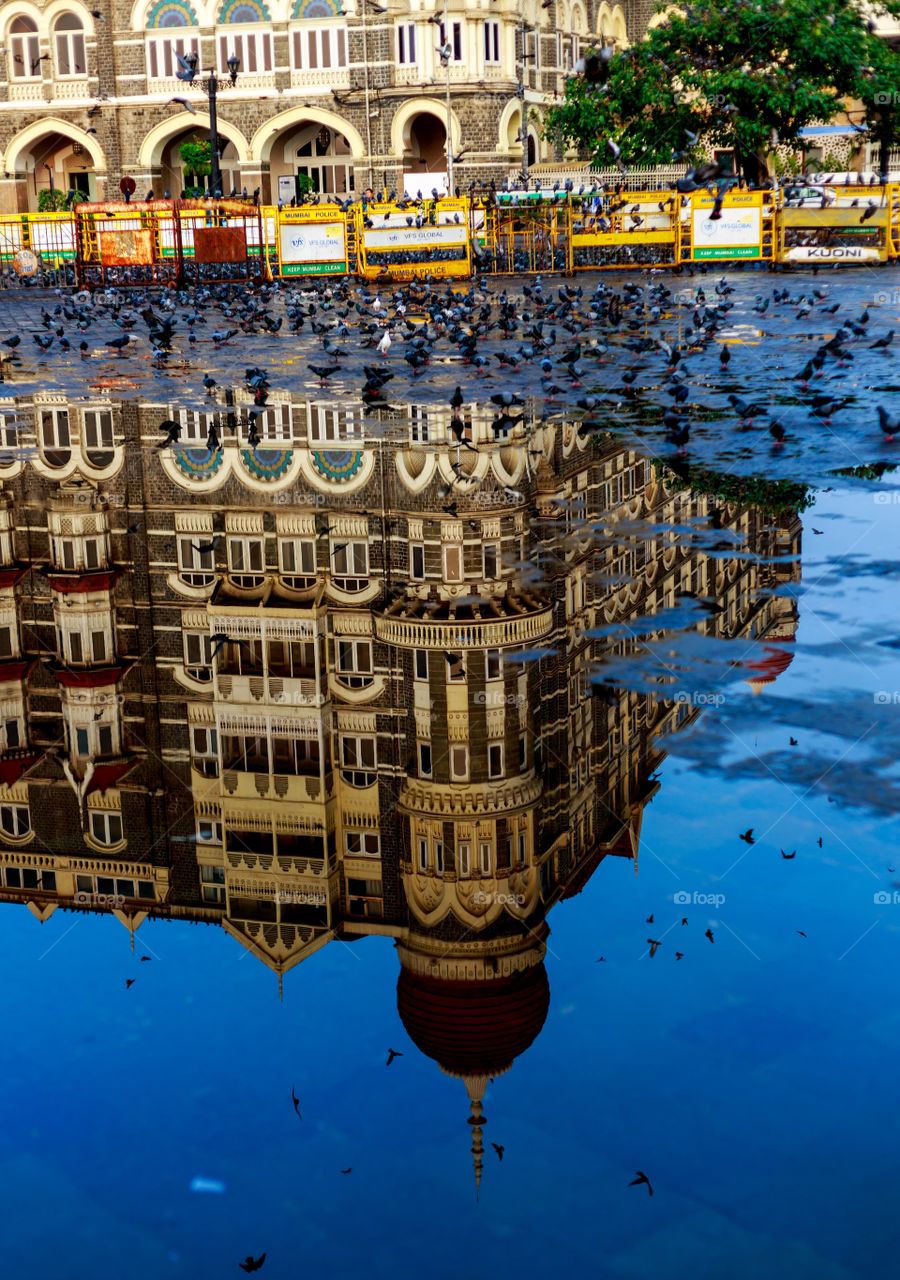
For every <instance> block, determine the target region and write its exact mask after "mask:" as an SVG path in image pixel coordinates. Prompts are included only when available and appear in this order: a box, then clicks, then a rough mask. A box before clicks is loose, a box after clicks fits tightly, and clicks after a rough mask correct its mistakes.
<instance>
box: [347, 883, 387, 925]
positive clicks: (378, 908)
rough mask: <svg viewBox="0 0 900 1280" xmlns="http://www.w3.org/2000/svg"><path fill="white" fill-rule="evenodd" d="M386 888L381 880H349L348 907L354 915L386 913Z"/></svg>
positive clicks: (377, 915) (380, 914)
mask: <svg viewBox="0 0 900 1280" xmlns="http://www.w3.org/2000/svg"><path fill="white" fill-rule="evenodd" d="M383 894H384V890H383V888H382V884H381V881H380V880H348V881H347V908H348V910H349V912H350V914H351V915H354V916H375V917H379V918H380V917H381V916H383V915H384V897H383Z"/></svg>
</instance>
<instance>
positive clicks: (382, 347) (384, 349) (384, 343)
mask: <svg viewBox="0 0 900 1280" xmlns="http://www.w3.org/2000/svg"><path fill="white" fill-rule="evenodd" d="M390 349H391V331H390V329H385V331H384V337H383V338H382V339H381V341H380V342H379V344H378V350H379V351H380V353H381V354H382V355H383V356H386V355H387V353H388V352H389V351H390Z"/></svg>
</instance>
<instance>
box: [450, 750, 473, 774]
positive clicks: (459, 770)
mask: <svg viewBox="0 0 900 1280" xmlns="http://www.w3.org/2000/svg"><path fill="white" fill-rule="evenodd" d="M450 777H451V778H452V779H453V781H454V782H466V781H467V780H468V777H469V748H468V747H467V746H452V747H451V748H450Z"/></svg>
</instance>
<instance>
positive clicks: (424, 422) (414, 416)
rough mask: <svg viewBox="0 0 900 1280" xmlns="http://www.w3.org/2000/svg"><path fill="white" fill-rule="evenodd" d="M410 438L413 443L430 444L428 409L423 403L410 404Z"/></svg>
mask: <svg viewBox="0 0 900 1280" xmlns="http://www.w3.org/2000/svg"><path fill="white" fill-rule="evenodd" d="M409 418H410V424H409V438H410V440H411V441H412V442H413V444H428V441H429V440H430V439H431V436H430V434H429V423H428V410H427V409H425V408H423V406H422V405H417V404H414V405H410V409H409Z"/></svg>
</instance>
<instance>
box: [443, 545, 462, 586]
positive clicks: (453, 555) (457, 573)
mask: <svg viewBox="0 0 900 1280" xmlns="http://www.w3.org/2000/svg"><path fill="white" fill-rule="evenodd" d="M462 576H463V549H462V543H461V542H445V543H444V579H445V581H447V582H461V581H462Z"/></svg>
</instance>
